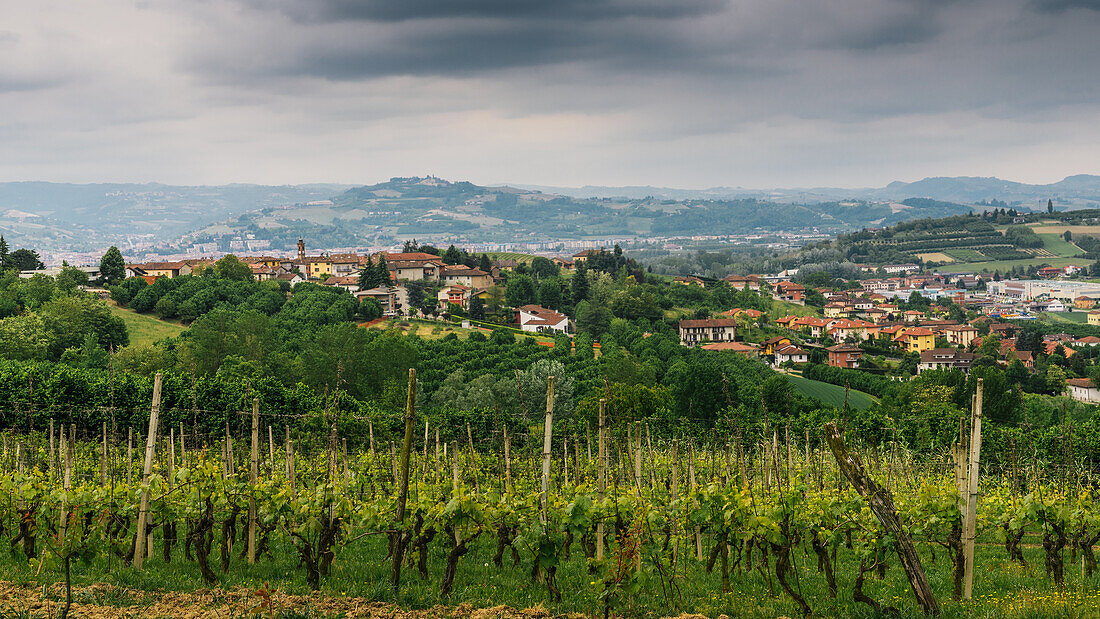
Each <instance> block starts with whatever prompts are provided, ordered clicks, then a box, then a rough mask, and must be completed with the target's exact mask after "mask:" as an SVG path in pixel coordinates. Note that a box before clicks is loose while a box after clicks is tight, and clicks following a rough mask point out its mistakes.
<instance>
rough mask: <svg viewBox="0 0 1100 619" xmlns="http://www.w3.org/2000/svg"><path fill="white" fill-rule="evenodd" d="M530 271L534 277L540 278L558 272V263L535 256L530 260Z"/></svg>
mask: <svg viewBox="0 0 1100 619" xmlns="http://www.w3.org/2000/svg"><path fill="white" fill-rule="evenodd" d="M531 271H532V272H533V273H534V274H535V277H537V278H539V279H542V278H544V277H550V276H552V275H557V274H558V265H556V264H554V263H553V262H550V260H548V259H546V258H543V257H542V256H537V257H536V258H535V259H534V260H532V261H531Z"/></svg>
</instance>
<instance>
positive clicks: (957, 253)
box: [943, 249, 985, 262]
mask: <svg viewBox="0 0 1100 619" xmlns="http://www.w3.org/2000/svg"><path fill="white" fill-rule="evenodd" d="M943 253H945V254H947V255H948V256H951V257H952V258H954V259H955V260H958V261H960V262H974V261H978V260H985V256H983V255H982V254H981V252H978V251H976V250H973V249H945V250H943Z"/></svg>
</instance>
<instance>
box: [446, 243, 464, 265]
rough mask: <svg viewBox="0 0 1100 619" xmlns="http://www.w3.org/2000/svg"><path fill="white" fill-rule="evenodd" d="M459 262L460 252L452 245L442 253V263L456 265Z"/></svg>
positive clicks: (460, 258)
mask: <svg viewBox="0 0 1100 619" xmlns="http://www.w3.org/2000/svg"><path fill="white" fill-rule="evenodd" d="M459 262H462V252H460V251H459V250H458V248H457V247H455V246H454V245H451V246H450V247H448V248H447V251H445V252H444V253H443V263H444V264H458V263H459Z"/></svg>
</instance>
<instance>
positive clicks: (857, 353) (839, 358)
mask: <svg viewBox="0 0 1100 619" xmlns="http://www.w3.org/2000/svg"><path fill="white" fill-rule="evenodd" d="M825 350H826V351H828V353H829V365H831V366H833V367H834V368H858V367H859V362H860V360H861V359H863V350H861V349H860V348H859V347H858V346H852V345H850V344H837V345H836V346H830V347H828V348H826V349H825Z"/></svg>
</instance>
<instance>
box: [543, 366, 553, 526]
mask: <svg viewBox="0 0 1100 619" xmlns="http://www.w3.org/2000/svg"><path fill="white" fill-rule="evenodd" d="M553 428H554V377H553V376H547V377H546V423H545V425H544V426H543V431H542V495H541V497H540V499H539V501H540V503H541V504H542V514H541V515H540V516H539V521H540V522H542V524H543V526H546V510H547V507H548V502H549V501H548V499H549V491H550V457H551V455H552V454H551V452H550V450H551V449H552V445H551V443H550V441H551V438H552V432H553Z"/></svg>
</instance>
